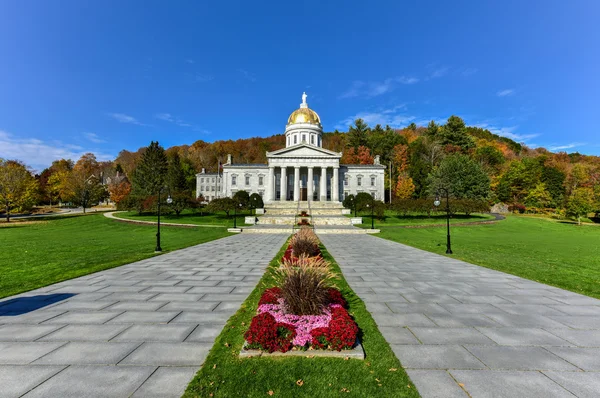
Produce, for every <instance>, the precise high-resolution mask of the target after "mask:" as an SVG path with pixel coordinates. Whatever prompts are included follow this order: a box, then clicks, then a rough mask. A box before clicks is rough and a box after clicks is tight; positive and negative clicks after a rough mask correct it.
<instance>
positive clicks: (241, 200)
mask: <svg viewBox="0 0 600 398" xmlns="http://www.w3.org/2000/svg"><path fill="white" fill-rule="evenodd" d="M233 200H235V202H236V203H237V204H238V206H239V205H240V204H241V206H240V207H241V208H244V209H247V208H248V204H249V203H250V195H249V194H248V192H246V191H237V192H236V193H235V194H234V195H233Z"/></svg>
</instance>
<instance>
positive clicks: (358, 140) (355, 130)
mask: <svg viewBox="0 0 600 398" xmlns="http://www.w3.org/2000/svg"><path fill="white" fill-rule="evenodd" d="M370 131H371V129H370V128H369V126H368V125H367V124H366V123H365V121H364V120H362V119H356V120H355V121H354V126H350V129H349V131H348V139H347V142H348V147H350V148H354V150H355V151H358V147H360V146H367V145H368V144H369V133H370Z"/></svg>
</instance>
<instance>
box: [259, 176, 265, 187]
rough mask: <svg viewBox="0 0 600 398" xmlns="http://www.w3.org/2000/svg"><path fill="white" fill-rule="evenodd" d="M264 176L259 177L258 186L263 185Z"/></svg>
mask: <svg viewBox="0 0 600 398" xmlns="http://www.w3.org/2000/svg"><path fill="white" fill-rule="evenodd" d="M263 178H264V177H263V176H258V185H262V184H263Z"/></svg>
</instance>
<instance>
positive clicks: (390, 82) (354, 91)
mask: <svg viewBox="0 0 600 398" xmlns="http://www.w3.org/2000/svg"><path fill="white" fill-rule="evenodd" d="M418 82H419V79H417V78H416V77H412V76H396V77H390V78H388V79H385V80H383V81H374V82H364V81H362V80H355V81H353V82H352V85H351V86H350V88H349V89H348V90H346V91H344V92H343V93H342V94H341V95H340V96H339V97H338V98H353V97H358V96H365V97H377V96H379V95H382V94H385V93H388V92H392V91H394V90H395V89H397V88H398V87H399V86H400V85H405V84H415V83H418Z"/></svg>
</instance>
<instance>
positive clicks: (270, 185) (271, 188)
mask: <svg viewBox="0 0 600 398" xmlns="http://www.w3.org/2000/svg"><path fill="white" fill-rule="evenodd" d="M273 199H275V166H269V176H268V177H267V189H266V190H265V202H270V201H272V200H273Z"/></svg>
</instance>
